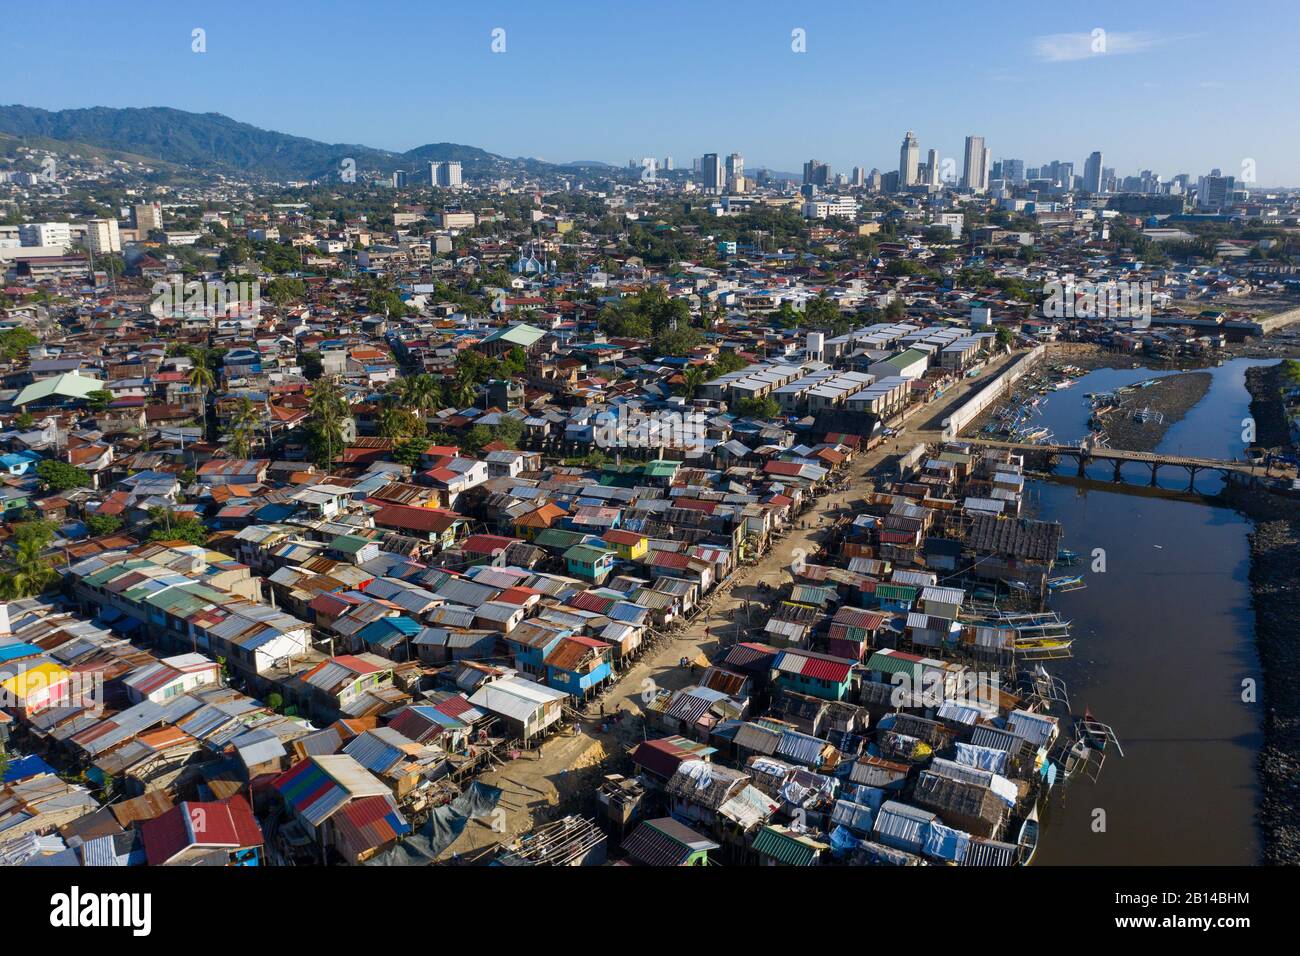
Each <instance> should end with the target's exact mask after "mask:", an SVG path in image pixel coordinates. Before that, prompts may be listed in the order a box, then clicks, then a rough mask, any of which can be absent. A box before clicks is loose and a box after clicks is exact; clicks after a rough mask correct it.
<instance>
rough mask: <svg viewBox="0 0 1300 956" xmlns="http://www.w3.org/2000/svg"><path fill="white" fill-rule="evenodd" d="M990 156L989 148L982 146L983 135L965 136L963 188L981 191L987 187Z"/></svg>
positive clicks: (976, 191)
mask: <svg viewBox="0 0 1300 956" xmlns="http://www.w3.org/2000/svg"><path fill="white" fill-rule="evenodd" d="M990 158H991V157H990V155H989V150H987V149H986V148H985V147H984V137H983V136H967V137H966V164H965V166H964V167H963V169H962V177H961V186H962V188H963V189H969V190H970V191H971V192H975V193H982V192H984V191H985V190H987V189H988V188H989V161H990Z"/></svg>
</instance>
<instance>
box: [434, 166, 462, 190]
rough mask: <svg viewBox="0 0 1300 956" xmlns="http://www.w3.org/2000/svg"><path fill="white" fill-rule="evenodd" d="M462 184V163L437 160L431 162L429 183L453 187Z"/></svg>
mask: <svg viewBox="0 0 1300 956" xmlns="http://www.w3.org/2000/svg"><path fill="white" fill-rule="evenodd" d="M460 184H461V176H460V163H458V162H436V163H430V164H429V185H430V186H442V187H444V188H451V187H453V186H459V185H460Z"/></svg>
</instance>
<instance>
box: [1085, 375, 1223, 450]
mask: <svg viewBox="0 0 1300 956" xmlns="http://www.w3.org/2000/svg"><path fill="white" fill-rule="evenodd" d="M1212 381H1213V376H1212V375H1211V374H1210V373H1209V372H1183V373H1182V374H1179V375H1170V376H1168V377H1167V378H1162V379H1158V380H1156V381H1155V382H1154V383H1153V384H1151V385H1149V386H1147V387H1146V388H1143V389H1137V390H1134V391H1131V392H1126V393H1125V394H1123V395H1121V396H1119V398H1120V400H1121V402H1122V404H1120V405H1118V406H1116V407H1112V408H1109V409H1104V410H1102V409H1099V410H1098V411H1099V412H1100V413H1101V414H1100V420H1101V424H1102V427H1103V428H1104V429H1105V432H1106V436H1107V438H1108V439H1109V444H1110V447H1111V448H1119V449H1123V450H1125V451H1155V450H1156V448H1157V447H1158V446H1159V444H1160V442H1161V441H1162V440H1163V439H1164V437H1165V433H1166V432H1167V431H1169V429H1170V428H1171V427H1173V426H1174V425H1175V424H1177V423H1178V422H1179V421H1180V420H1181V419H1182V418H1183V416H1185V415H1186V414H1187V413H1188V412H1189V411H1191V410H1192V409H1193V408H1194V407H1195V406H1196V404H1197V403H1198V402H1200V400H1201V399H1203V398H1204V397H1205V395H1206V393H1207V392H1208V391H1209V390H1210V384H1211V383H1212Z"/></svg>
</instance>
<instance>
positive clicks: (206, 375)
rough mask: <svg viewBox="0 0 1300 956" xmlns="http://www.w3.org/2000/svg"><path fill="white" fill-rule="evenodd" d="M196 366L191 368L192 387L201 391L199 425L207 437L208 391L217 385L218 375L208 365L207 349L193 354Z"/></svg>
mask: <svg viewBox="0 0 1300 956" xmlns="http://www.w3.org/2000/svg"><path fill="white" fill-rule="evenodd" d="M191 358H192V360H193V362H194V367H193V368H191V369H190V388H193V389H196V390H197V391H198V393H199V427H201V428H202V429H203V431H204V437H205V438H206V437H207V424H208V392H209V391H211V390H212V389H213V388H215V387H216V384H217V377H216V375H214V374H213V372H212V368H211V367H210V366H209V365H208V353H207V351H206V350H203V351H196V352H194V354H193V355H192V356H191Z"/></svg>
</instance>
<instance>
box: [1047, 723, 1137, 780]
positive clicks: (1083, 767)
mask: <svg viewBox="0 0 1300 956" xmlns="http://www.w3.org/2000/svg"><path fill="white" fill-rule="evenodd" d="M1075 734H1076V737H1075V740H1074V743H1073V744H1071V745H1070V747H1069V749H1068V750H1066V752H1065V754H1064V756H1063V758H1062V761H1061V763H1062V767H1063V769H1064V770H1065V776H1066V779H1069V778H1071V777H1074V776H1076V775H1077V774H1078V773H1080V772H1081V771H1082V772H1083V773H1084V774H1085V775H1086V776H1087V777H1088V779H1090V780H1092V781H1093V782H1094V783H1096V782H1097V778H1098V777H1099V776H1100V775H1101V768H1102V765H1103V764H1104V763H1105V762H1106V755H1107V753H1109V752H1110V751H1112V750H1113V751H1114V752H1115V753H1117V754H1119V755H1120V756H1121V757H1122V756H1124V749H1123V748H1122V747H1121V746H1120V744H1119V738H1118V737H1116V736H1115V731H1114V730H1112V729H1111V727H1110V725H1109V724H1103V723H1102V722H1101V721H1099V720H1097V719H1096V718H1095V717H1093V716H1092V710H1091V709H1090V708H1088V707H1084V709H1083V717H1082V719H1080V720H1079V721H1078V722H1077V724H1076V726H1075Z"/></svg>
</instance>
